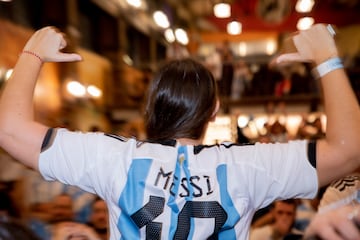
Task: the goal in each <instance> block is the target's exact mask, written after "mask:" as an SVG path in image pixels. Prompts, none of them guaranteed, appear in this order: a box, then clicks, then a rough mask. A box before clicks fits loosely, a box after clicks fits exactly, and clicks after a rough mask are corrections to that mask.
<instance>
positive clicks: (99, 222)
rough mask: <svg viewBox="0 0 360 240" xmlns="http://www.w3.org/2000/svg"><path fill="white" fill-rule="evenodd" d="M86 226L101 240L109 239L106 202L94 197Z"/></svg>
mask: <svg viewBox="0 0 360 240" xmlns="http://www.w3.org/2000/svg"><path fill="white" fill-rule="evenodd" d="M87 225H88V226H90V227H92V228H93V229H94V230H95V232H96V233H97V234H98V235H99V237H100V238H101V239H102V240H106V239H108V237H109V213H108V209H107V206H106V202H105V201H104V200H103V199H101V198H99V197H96V198H95V199H94V201H93V202H92V204H91V210H90V216H89V221H88V222H87Z"/></svg>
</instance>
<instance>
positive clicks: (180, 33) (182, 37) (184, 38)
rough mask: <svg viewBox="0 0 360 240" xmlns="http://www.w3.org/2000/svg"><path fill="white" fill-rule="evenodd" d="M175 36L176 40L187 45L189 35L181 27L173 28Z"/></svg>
mask: <svg viewBox="0 0 360 240" xmlns="http://www.w3.org/2000/svg"><path fill="white" fill-rule="evenodd" d="M175 37H176V40H177V41H178V42H179V43H181V44H183V45H187V44H188V43H189V37H188V35H187V33H186V31H185V30H184V29H182V28H177V29H176V30H175Z"/></svg>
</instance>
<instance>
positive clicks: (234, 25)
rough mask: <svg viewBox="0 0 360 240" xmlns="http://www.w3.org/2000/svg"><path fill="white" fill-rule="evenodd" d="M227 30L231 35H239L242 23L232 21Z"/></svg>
mask: <svg viewBox="0 0 360 240" xmlns="http://www.w3.org/2000/svg"><path fill="white" fill-rule="evenodd" d="M227 32H228V34H231V35H237V34H240V33H241V32H242V24H241V23H240V22H238V21H232V22H229V23H228V24H227Z"/></svg>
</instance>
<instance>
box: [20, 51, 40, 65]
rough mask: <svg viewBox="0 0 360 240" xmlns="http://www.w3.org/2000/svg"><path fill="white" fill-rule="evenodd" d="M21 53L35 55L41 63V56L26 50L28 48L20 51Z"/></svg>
mask: <svg viewBox="0 0 360 240" xmlns="http://www.w3.org/2000/svg"><path fill="white" fill-rule="evenodd" d="M21 53H27V54H30V55H33V56H35V57H37V58H38V59H39V60H40V62H41V63H43V60H42V58H41V57H40V56H39V55H37V54H36V53H34V52H31V51H28V50H24V51H22V52H21Z"/></svg>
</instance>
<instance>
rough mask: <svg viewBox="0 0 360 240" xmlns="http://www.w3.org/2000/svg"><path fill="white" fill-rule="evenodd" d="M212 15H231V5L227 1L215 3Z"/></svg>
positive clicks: (221, 16)
mask: <svg viewBox="0 0 360 240" xmlns="http://www.w3.org/2000/svg"><path fill="white" fill-rule="evenodd" d="M214 15H215V16H216V17H218V18H228V17H230V16H231V7H230V4H228V3H217V4H215V5H214Z"/></svg>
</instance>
